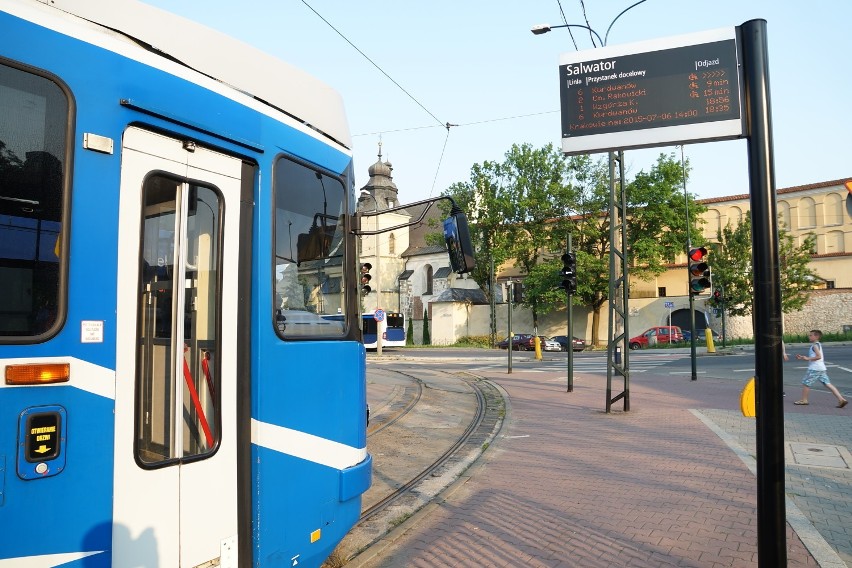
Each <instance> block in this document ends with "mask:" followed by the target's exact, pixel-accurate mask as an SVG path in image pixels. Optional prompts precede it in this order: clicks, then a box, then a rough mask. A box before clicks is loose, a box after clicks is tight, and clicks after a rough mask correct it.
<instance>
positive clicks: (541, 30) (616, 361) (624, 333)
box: [530, 0, 645, 412]
mask: <svg viewBox="0 0 852 568" xmlns="http://www.w3.org/2000/svg"><path fill="white" fill-rule="evenodd" d="M643 2H645V0H639V1H638V2H635V3H634V4H631V5H630V6H628V7H627V8H625V9H624V10H622V11H621V12H620V13H619V14H618V15H617V16H616V17H615V18H613V20H612V22H610V24H609V27H608V28H607V29H606V34H604V37H603V39H601V36H600V35H599V34H598V33H597V32H596V31H595V30H593V29H592V28H591V27H589V26H585V25H582V24H569V23H565V24H563V25H558V26H548V25H537V26H533V27H532V29H531V30H530V31H531V32H532V33H533V35H541V34H545V33H547V32H549V31H550V30H552V29H555V28H568V29H569V31H570V28H580V29H584V30H588V31H589V33H590V34H592V35H593V36H594V37H593V38H592V45H594V44H595V40H594V38H595V37H596V38H598V41H599V42H600V44H601V47H603V46H605V45H606V41H607V39H608V38H609V31H610V30H611V29H612V26H613V25H614V24H615V22H616V20H618V19H619V18H620V17H621V16H623V15H624V14H625V12H627V11H628V10H630V9H631V8H634V7H636V6H638V5H639V4H642V3H643ZM572 37H573V36H572ZM574 45H575V47H576V43H575V44H574ZM594 47H598V46H597V45H594ZM616 160H617V161H618V162H619V168H620V171H621V183H620V190H621V211H622V215H623V214H624V210H625V205H626V204H625V199H624V152H622V151H619V152H618V155H617V158H616V153H615V152H612V151H611V152H609V171H610V222H611V224H610V278H611V279H612V281H611V283H610V294H609V296H610V318H609V325H610V327H609V329H610V331H609V339H608V346H607V357H608V361H607V404H606V411H607V412H609V411H610V406H611V404H612V402H613V400H612V399H611V397H610V380H611V377H612V369H613V368H616V370H618V371H619V372H620V374H621V375H622V376H624V391H623V392H622V393H621V394H620V395H619V396H618V397H616V400H618V398H623V399H624V410H625V411H628V410H630V396H629V392H630V390H629V386H628V385H629V377H630V364H629V361H630V360H629V355H628V351H627V338H628V337H630V335H629V324H628V321H627V317H626V314H627V310H628V308H627V304H628V288H627V287H628V283H629V280H628V276H627V264H626V263H625V262H624V259H625V257H624V256H621V277H620V278H618V279H617V280H616V279H615V273H616V271H615V258H616V253H615V251H614V250H613V248H614V246H615V242H616V238H615V235H616V233H615V224H614V220H615V217H614V213H615V211H616V210H617V207H616V205H615V202H614V195H615V162H616ZM626 229H627V226H626V222H622V223H621V245H622V248H626V247H627V230H626ZM569 243H570V241H569ZM569 246H570V245H569ZM616 282H620V284H617V283H616ZM619 286H622V306H621V307H622V309H621V310H618V308H617V307H616V305H615V302H616V300H614V299H613V296H614V295H615V291H616V290H617V288H618V287H619ZM571 303H572V298H571V295H569V296H568V318H569V324H568V328H569V336H568V342H569V345H570V346H569V349H570V350H571V351H570V353H573V348H574V337H573V335H572V332H571V328H572V326H571V323H572V322H571V321H570V318H572V317H573V315H572V313H571ZM614 313H620V314H621V330H620V332H619V333H618V334H613V319H614V318H613V314H614ZM615 337H618V338H619V339H618V341H621V342H622V344H623V345H624V363H623V365H622V366H621V367H618V366H617V365H620V364H621V358H620V357H619V354H618V348H617V347H616V346H615V345H614V344H615V343H617V341H613V339H614V338H615ZM613 355H614V357H613ZM568 361H569V362H568V365H569V370H568V376H569V379H568V392H571V390H572V384H571V374H572V369H571V365H572V361H571V358H570V355H569V359H568Z"/></svg>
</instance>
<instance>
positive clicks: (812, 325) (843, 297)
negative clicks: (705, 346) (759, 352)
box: [712, 288, 852, 337]
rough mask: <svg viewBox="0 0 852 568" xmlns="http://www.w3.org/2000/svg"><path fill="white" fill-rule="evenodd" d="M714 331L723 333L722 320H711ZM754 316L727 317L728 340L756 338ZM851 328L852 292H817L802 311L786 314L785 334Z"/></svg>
mask: <svg viewBox="0 0 852 568" xmlns="http://www.w3.org/2000/svg"><path fill="white" fill-rule="evenodd" d="M712 325H713V329H715V330H716V331H721V329H722V321H721V318H713V319H712ZM753 325H759V324H758V323H757V322H754V324H753V323H752V317H751V316H748V317H736V318H730V317H729V318H726V320H725V331H726V334H727V335H728V337H753V336H754V328H753V327H752V326H753ZM844 326H846V329H850V328H852V290H849V289H848V288H847V289H842V290H837V289H835V290H814V291H812V292H811V297H810V300H808V303H807V304H806V305H805V306H804V307H803V308H802V309H801V310H799V311H797V312H792V313H789V314H784V332H785V333H797V334H806V333H807V332H808V331H810V330H812V329H819V330H821V331H822V332H823V333H842V332H843V331H844Z"/></svg>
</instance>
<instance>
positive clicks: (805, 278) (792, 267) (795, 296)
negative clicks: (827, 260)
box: [709, 212, 817, 316]
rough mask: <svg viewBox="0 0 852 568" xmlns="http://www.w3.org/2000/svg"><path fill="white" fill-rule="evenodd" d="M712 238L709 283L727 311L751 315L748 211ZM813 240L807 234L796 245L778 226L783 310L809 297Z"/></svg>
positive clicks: (801, 304)
mask: <svg viewBox="0 0 852 568" xmlns="http://www.w3.org/2000/svg"><path fill="white" fill-rule="evenodd" d="M716 238H717V240H718V241H719V242H718V243H717V244H716V245H715V246H713V247H712V251H711V253H710V256H709V259H710V266H711V267H712V278H713V287H714V288H717V289H721V291H722V297H723V299H724V308H725V311H726V313H727V314H728V315H731V316H748V315H751V313H752V309H753V304H754V270H753V269H752V257H751V254H752V249H753V245H752V235H751V212H748V213H747V214H746V216H745V218H744V219H743V221H742V222H741V223H740V224H739V225H737V226H736V227H733V226H731V224H730V223H728V224H727V225H726V226H725V227H723V228H722V229H721V230H720V231H718V232H717V236H716ZM815 244H816V237H815V236H814V235H808V237H806V238H805V240H804V241H803V242H802V244H801V245H799V246H796V244H795V240H794V238H793V235H791V234H790V232H789V231H787V229H786V228H785V227H784V226H783V225H780V226H779V227H778V254H779V260H780V276H781V310H782V311H783V312H784V313H785V314H786V313H790V312H793V311H796V310H799V309H801V308H802V306H804V305H805V304H806V303H807V301H808V298H809V297H810V294H809V290H811V289H812V288H813V283H814V281H815V280H816V279H817V276H816V273H815V272H814V271H813V270H811V268H810V261H811V255H812V254H813V250H814V245H815Z"/></svg>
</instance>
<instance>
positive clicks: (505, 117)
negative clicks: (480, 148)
mask: <svg viewBox="0 0 852 568" xmlns="http://www.w3.org/2000/svg"><path fill="white" fill-rule="evenodd" d="M557 112H560V111H559V110H545V111H542V112H531V113H529V114H516V115H514V116H503V117H500V118H488V119H485V120H475V121H473V122H461V123H459V124H450V126H452V127H460V126H477V125H479V124H489V123H491V122H500V121H503V120H515V119H518V118H529V117H532V116H543V115H545V114H555V113H557ZM426 128H447V125H446V124H442V125H440V126H438V125H429V126H412V127H411V128H397V129H395V130H378V131H376V132H362V133H360V134H353V135H352V137H353V138H356V137H358V136H375V135H376V134H391V133H395V132H408V131H410V130H424V129H426Z"/></svg>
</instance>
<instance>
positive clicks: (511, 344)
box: [506, 280, 515, 375]
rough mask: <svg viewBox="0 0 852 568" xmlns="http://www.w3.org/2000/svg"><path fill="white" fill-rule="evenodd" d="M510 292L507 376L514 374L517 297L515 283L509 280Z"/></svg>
mask: <svg viewBox="0 0 852 568" xmlns="http://www.w3.org/2000/svg"><path fill="white" fill-rule="evenodd" d="M507 290H508V291H509V334H508V335H509V343H508V345H506V351H508V352H509V368H508V369H507V370H506V374H508V375H511V374H512V351H513V349H514V347H515V337H514V335H513V334H512V296H514V295H515V283H514V282H512V281H511V280H509V286H508V288H507Z"/></svg>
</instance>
